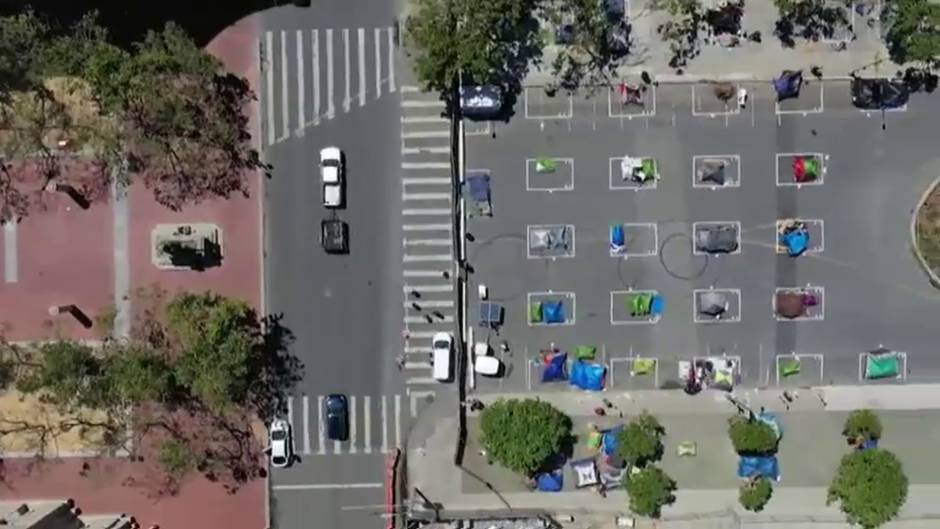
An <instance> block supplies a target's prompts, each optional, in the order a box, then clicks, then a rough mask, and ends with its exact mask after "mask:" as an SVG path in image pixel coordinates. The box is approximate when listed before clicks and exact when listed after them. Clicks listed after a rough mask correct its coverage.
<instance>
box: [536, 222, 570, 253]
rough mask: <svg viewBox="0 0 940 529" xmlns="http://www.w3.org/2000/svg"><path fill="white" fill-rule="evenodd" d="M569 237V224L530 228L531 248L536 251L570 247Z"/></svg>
mask: <svg viewBox="0 0 940 529" xmlns="http://www.w3.org/2000/svg"><path fill="white" fill-rule="evenodd" d="M569 238H570V234H569V233H568V227H567V226H552V227H550V228H533V229H531V230H529V248H530V249H532V250H536V251H538V250H557V249H568V245H569Z"/></svg>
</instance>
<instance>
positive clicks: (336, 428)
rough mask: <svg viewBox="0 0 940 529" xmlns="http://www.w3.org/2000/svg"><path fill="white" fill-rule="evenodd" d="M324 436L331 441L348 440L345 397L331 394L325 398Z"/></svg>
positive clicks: (347, 408) (347, 414)
mask: <svg viewBox="0 0 940 529" xmlns="http://www.w3.org/2000/svg"><path fill="white" fill-rule="evenodd" d="M324 407H325V408H326V436H327V437H328V438H329V439H330V440H333V441H345V440H346V439H347V438H349V405H348V404H347V402H346V395H339V394H333V395H330V396H328V397H327V398H326V402H325V403H324Z"/></svg>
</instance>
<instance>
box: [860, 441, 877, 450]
mask: <svg viewBox="0 0 940 529" xmlns="http://www.w3.org/2000/svg"><path fill="white" fill-rule="evenodd" d="M869 448H878V439H866V440H865V442H864V443H862V446H860V447H858V449H859V450H868V449H869Z"/></svg>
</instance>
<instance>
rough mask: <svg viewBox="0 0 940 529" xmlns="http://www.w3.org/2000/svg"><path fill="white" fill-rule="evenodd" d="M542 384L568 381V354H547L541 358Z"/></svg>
mask: <svg viewBox="0 0 940 529" xmlns="http://www.w3.org/2000/svg"><path fill="white" fill-rule="evenodd" d="M542 363H543V365H544V369H543V370H542V382H555V381H558V380H568V353H563V352H557V353H547V354H546V355H545V356H544V357H543V358H542Z"/></svg>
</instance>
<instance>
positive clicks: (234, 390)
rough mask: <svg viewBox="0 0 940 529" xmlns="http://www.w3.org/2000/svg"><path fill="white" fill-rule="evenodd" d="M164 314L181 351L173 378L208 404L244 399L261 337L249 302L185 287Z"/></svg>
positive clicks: (226, 405)
mask: <svg viewBox="0 0 940 529" xmlns="http://www.w3.org/2000/svg"><path fill="white" fill-rule="evenodd" d="M166 316H167V328H168V330H169V332H170V334H171V335H172V336H173V337H174V338H175V341H176V342H177V344H178V347H179V351H180V352H179V357H178V358H176V359H175V362H174V372H175V375H176V380H178V381H179V383H180V384H181V385H183V386H184V387H186V388H188V389H189V391H190V392H191V394H192V395H193V396H194V397H196V398H197V399H198V400H199V401H201V402H202V403H204V404H205V405H206V406H208V407H209V408H210V409H213V410H216V411H222V410H224V409H227V408H229V407H231V406H232V405H241V404H245V402H246V399H247V396H248V393H247V392H248V388H249V386H250V384H251V382H252V380H251V375H252V363H253V362H254V360H255V358H256V353H257V352H258V349H259V340H260V335H259V323H258V321H257V318H256V316H255V314H254V311H253V310H252V309H251V308H250V307H249V306H248V304H247V303H244V302H242V301H238V300H233V299H228V298H225V297H222V296H218V295H215V294H212V293H210V292H206V293H202V294H193V293H184V294H180V295H178V296H176V297H175V298H174V299H172V300H171V301H170V302H169V303H168V304H167V308H166Z"/></svg>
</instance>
